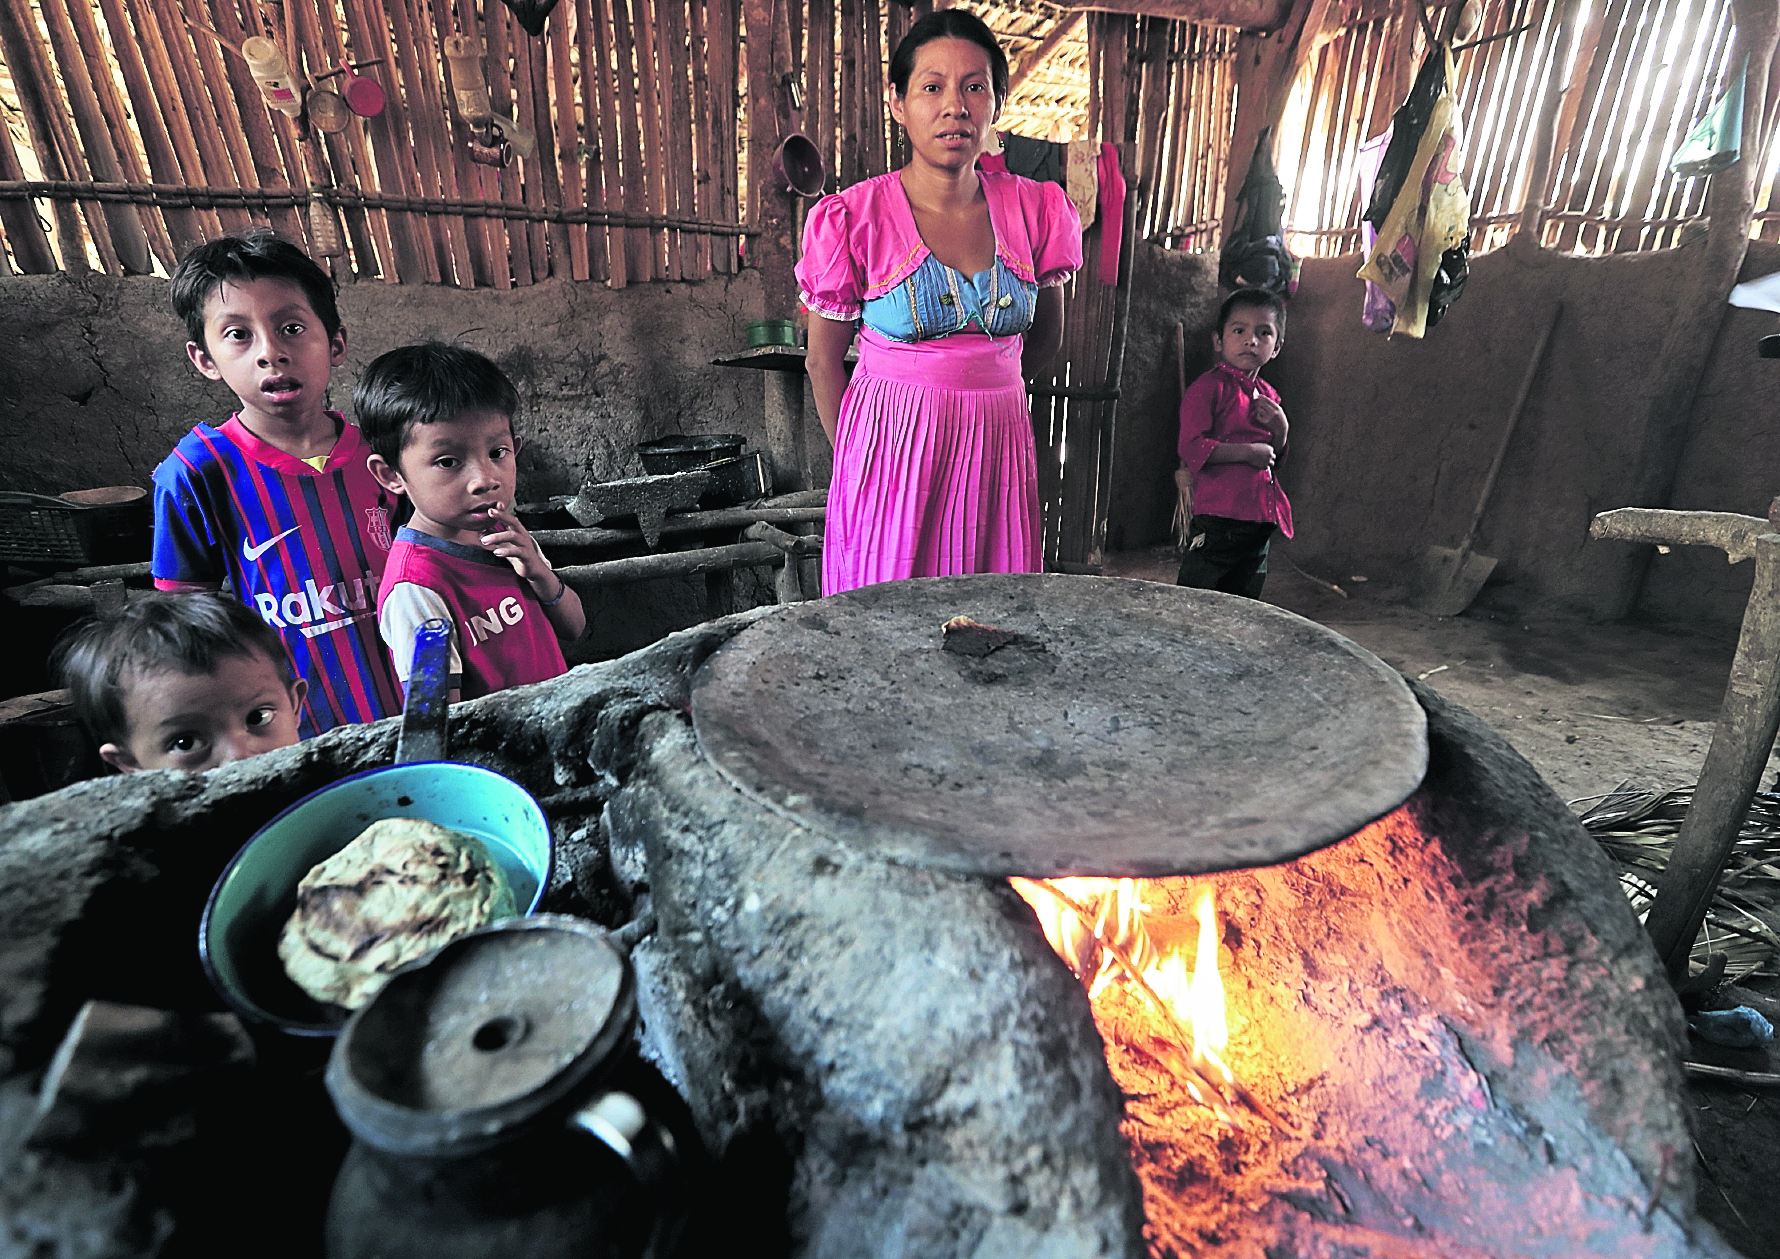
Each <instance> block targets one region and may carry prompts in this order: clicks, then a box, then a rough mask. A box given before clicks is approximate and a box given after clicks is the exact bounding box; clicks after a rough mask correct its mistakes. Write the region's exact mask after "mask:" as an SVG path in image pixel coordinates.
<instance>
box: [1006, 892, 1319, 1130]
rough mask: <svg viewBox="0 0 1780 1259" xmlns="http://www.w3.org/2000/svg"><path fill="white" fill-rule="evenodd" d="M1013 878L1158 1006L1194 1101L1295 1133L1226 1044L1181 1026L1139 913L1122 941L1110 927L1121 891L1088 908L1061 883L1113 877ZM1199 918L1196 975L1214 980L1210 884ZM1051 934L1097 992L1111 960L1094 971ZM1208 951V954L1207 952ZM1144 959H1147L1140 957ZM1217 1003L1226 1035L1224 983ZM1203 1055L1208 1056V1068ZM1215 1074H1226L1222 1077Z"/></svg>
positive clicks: (1227, 1118) (1166, 1045)
mask: <svg viewBox="0 0 1780 1259" xmlns="http://www.w3.org/2000/svg"><path fill="white" fill-rule="evenodd" d="M1009 882H1010V883H1012V884H1013V886H1014V890H1015V891H1017V892H1019V893H1020V894H1021V896H1023V897H1025V899H1026V901H1027V903H1029V904H1031V903H1032V901H1033V895H1034V893H1043V894H1044V895H1045V896H1047V897H1050V898H1051V899H1053V900H1054V901H1055V902H1056V903H1057V904H1058V905H1060V906H1062V907H1063V908H1064V909H1065V910H1067V911H1068V912H1069V914H1070V915H1071V916H1072V918H1073V919H1074V921H1076V922H1077V923H1079V924H1080V925H1081V926H1082V927H1083V928H1085V929H1086V931H1087V934H1088V938H1089V939H1091V940H1092V942H1093V946H1094V947H1095V948H1096V949H1097V950H1099V952H1100V955H1102V956H1103V957H1104V959H1110V964H1112V965H1116V966H1117V967H1118V968H1119V970H1121V971H1122V972H1123V976H1124V978H1126V979H1128V980H1129V981H1130V982H1131V984H1132V985H1133V986H1134V987H1136V989H1137V990H1138V991H1139V992H1141V993H1142V994H1143V995H1144V997H1145V999H1146V1000H1147V1001H1148V1002H1149V1003H1150V1006H1151V1007H1152V1008H1153V1009H1154V1010H1155V1012H1156V1014H1157V1016H1158V1017H1159V1018H1160V1019H1161V1020H1162V1023H1163V1026H1164V1027H1165V1028H1166V1029H1167V1031H1168V1032H1169V1033H1170V1035H1171V1037H1172V1039H1171V1040H1168V1041H1164V1042H1163V1045H1162V1052H1163V1054H1164V1056H1165V1057H1166V1058H1167V1059H1168V1060H1169V1065H1170V1066H1171V1067H1172V1069H1173V1070H1174V1072H1175V1074H1176V1075H1177V1076H1178V1077H1179V1078H1180V1080H1181V1082H1182V1083H1183V1084H1184V1085H1185V1086H1186V1089H1187V1092H1188V1094H1189V1095H1190V1096H1191V1097H1192V1098H1193V1100H1194V1101H1196V1102H1198V1103H1199V1104H1200V1105H1202V1106H1206V1107H1209V1108H1210V1109H1211V1111H1212V1112H1213V1113H1214V1114H1215V1115H1216V1116H1217V1117H1218V1119H1220V1120H1221V1121H1223V1122H1224V1123H1229V1124H1233V1123H1234V1122H1235V1115H1234V1114H1233V1113H1232V1111H1231V1109H1230V1108H1231V1107H1242V1108H1244V1109H1246V1110H1248V1111H1249V1112H1250V1113H1251V1114H1254V1115H1257V1116H1259V1117H1260V1118H1262V1119H1264V1120H1266V1121H1267V1123H1269V1124H1271V1125H1272V1126H1273V1127H1274V1128H1275V1129H1277V1130H1279V1131H1281V1132H1284V1133H1287V1134H1288V1135H1295V1134H1293V1133H1292V1130H1291V1128H1290V1127H1288V1126H1287V1124H1286V1123H1285V1122H1284V1121H1283V1120H1282V1119H1281V1118H1280V1117H1279V1116H1278V1115H1277V1114H1276V1113H1274V1111H1273V1110H1272V1108H1271V1107H1269V1106H1268V1105H1267V1104H1266V1103H1265V1102H1263V1101H1261V1099H1260V1098H1258V1097H1256V1096H1255V1095H1254V1094H1253V1093H1251V1092H1249V1091H1248V1089H1246V1088H1244V1087H1243V1086H1242V1084H1241V1083H1240V1082H1239V1081H1238V1080H1237V1079H1236V1076H1235V1074H1234V1073H1233V1072H1232V1071H1231V1070H1230V1068H1229V1067H1227V1066H1225V1065H1224V1063H1223V1061H1222V1060H1221V1059H1219V1058H1218V1057H1217V1053H1216V1050H1217V1049H1220V1048H1222V1045H1221V1044H1218V1045H1208V1044H1207V1043H1205V1042H1206V1037H1205V1034H1204V1032H1203V1030H1202V1029H1200V1028H1198V1027H1196V1028H1195V1030H1194V1031H1193V1032H1189V1031H1188V1030H1187V1028H1186V1027H1185V1026H1183V1025H1182V1023H1181V1020H1180V1017H1179V1016H1178V1015H1177V1014H1176V1013H1175V1009H1174V1004H1173V1003H1172V1002H1171V1001H1169V1000H1168V999H1167V998H1165V997H1164V996H1163V995H1162V994H1161V993H1160V992H1158V991H1157V990H1156V987H1155V985H1154V984H1152V983H1151V982H1150V980H1149V979H1148V978H1146V974H1147V973H1155V972H1157V971H1158V970H1160V969H1161V967H1159V966H1158V964H1157V962H1156V960H1155V959H1156V949H1155V946H1154V944H1153V943H1152V942H1151V940H1150V938H1149V934H1148V932H1146V931H1145V930H1144V929H1143V927H1142V924H1141V922H1140V921H1138V920H1137V919H1136V916H1135V913H1132V914H1130V915H1129V916H1128V922H1129V926H1128V927H1127V929H1126V939H1124V940H1121V939H1119V938H1118V937H1116V936H1115V935H1114V934H1113V933H1111V932H1109V931H1108V930H1107V919H1108V902H1109V901H1115V900H1116V899H1117V896H1116V893H1117V891H1118V889H1117V888H1113V889H1112V890H1111V891H1109V892H1108V893H1107V894H1105V895H1104V896H1103V897H1102V899H1101V904H1099V905H1098V906H1096V908H1095V909H1092V910H1091V909H1089V908H1088V906H1086V905H1084V904H1082V903H1081V902H1080V901H1077V900H1076V899H1075V898H1074V897H1072V896H1070V895H1069V893H1068V892H1066V891H1064V890H1063V889H1062V888H1061V887H1059V886H1058V884H1059V883H1062V882H1082V883H1090V884H1092V883H1110V882H1112V881H1110V880H1050V879H1017V878H1016V879H1010V880H1009ZM1117 882H1118V883H1122V884H1134V883H1135V880H1131V879H1121V880H1118V881H1117ZM1129 895H1130V897H1131V899H1132V901H1133V903H1135V904H1136V905H1137V906H1141V902H1137V901H1136V900H1135V890H1134V889H1133V890H1132V891H1131V892H1130V893H1129ZM1034 908H1036V906H1034ZM1199 916H1200V925H1201V932H1200V944H1201V949H1200V953H1201V956H1200V958H1199V960H1198V964H1197V965H1196V966H1195V968H1194V971H1193V974H1194V975H1195V976H1196V977H1198V976H1205V977H1207V978H1209V979H1211V980H1213V981H1214V982H1215V977H1216V973H1217V960H1216V936H1215V933H1214V932H1213V931H1212V930H1211V929H1210V928H1211V923H1212V919H1213V911H1212V902H1211V889H1210V888H1209V887H1207V888H1206V890H1205V895H1204V897H1203V898H1202V899H1201V901H1200V908H1199ZM1044 917H1045V916H1042V915H1041V921H1043V920H1044ZM1046 936H1047V938H1050V939H1051V943H1052V945H1053V947H1057V948H1058V952H1059V955H1060V956H1062V957H1063V960H1064V961H1065V962H1066V963H1068V964H1069V965H1070V968H1071V969H1072V970H1074V971H1075V973H1076V975H1077V977H1078V978H1081V979H1082V980H1083V982H1084V983H1087V984H1089V986H1090V992H1091V993H1092V992H1093V991H1094V990H1096V987H1097V983H1096V981H1097V980H1099V979H1104V978H1105V977H1106V973H1107V972H1106V971H1105V970H1103V969H1102V968H1103V967H1105V966H1107V965H1108V962H1107V961H1101V962H1100V963H1099V964H1097V965H1095V966H1094V968H1093V970H1092V971H1088V970H1087V967H1086V966H1085V965H1082V964H1078V961H1077V958H1083V957H1085V956H1087V955H1088V952H1087V950H1084V949H1082V948H1081V947H1080V946H1079V945H1072V946H1071V947H1072V951H1073V953H1074V954H1075V956H1074V957H1072V956H1071V953H1070V952H1065V951H1064V948H1063V947H1062V946H1060V943H1059V938H1058V937H1055V936H1053V935H1052V932H1051V930H1050V929H1049V926H1048V924H1047V930H1046ZM1062 938H1063V939H1069V937H1068V936H1063V937H1062ZM1208 943H1209V944H1210V948H1209V949H1207V948H1206V947H1205V946H1206V945H1207V944H1208ZM1208 953H1209V956H1207V954H1208ZM1178 956H1179V955H1176V957H1178ZM1140 957H1141V958H1143V959H1144V960H1142V961H1140ZM1169 960H1171V961H1172V960H1174V959H1173V958H1171V959H1169ZM1085 972H1086V973H1085ZM1198 982H1199V983H1204V982H1205V980H1204V979H1200V980H1199V981H1198ZM1214 1001H1215V1005H1216V1019H1217V1022H1218V1023H1219V1025H1220V1029H1219V1030H1220V1033H1221V1024H1222V1020H1223V993H1222V988H1221V985H1220V986H1219V987H1218V990H1217V992H1216V995H1215V998H1214ZM1219 1039H1220V1040H1221V1035H1220V1036H1219ZM1189 1045H1191V1046H1192V1050H1191V1052H1190V1053H1189V1050H1188V1048H1187V1047H1188V1046H1189ZM1199 1059H1203V1060H1204V1065H1203V1066H1202V1065H1201V1062H1200V1061H1199ZM1206 1067H1210V1068H1212V1071H1207V1070H1206V1069H1205V1068H1206ZM1216 1077H1222V1078H1221V1079H1219V1078H1216Z"/></svg>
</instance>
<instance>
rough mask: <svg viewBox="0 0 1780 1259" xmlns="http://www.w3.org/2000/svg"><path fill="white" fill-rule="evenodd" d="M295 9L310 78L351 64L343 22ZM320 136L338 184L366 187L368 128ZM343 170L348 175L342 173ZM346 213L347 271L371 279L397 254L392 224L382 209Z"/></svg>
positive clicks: (354, 209)
mask: <svg viewBox="0 0 1780 1259" xmlns="http://www.w3.org/2000/svg"><path fill="white" fill-rule="evenodd" d="M330 8H331V5H330ZM291 11H292V12H294V13H295V14H296V16H297V22H298V28H299V31H300V41H299V42H300V43H302V45H303V52H304V55H305V56H306V57H307V58H308V67H307V69H308V77H309V79H310V81H311V82H316V81H318V80H317V78H316V76H317V75H319V74H321V73H324V72H326V71H327V70H329V69H332V68H334V67H336V66H342V65H345V64H346V60H347V57H346V47H345V45H344V44H343V43H342V42H341V39H340V29H339V24H338V23H336V22H334V21H331V20H330V21H327V22H323V21H321V20H320V17H319V15H318V14H317V13H316V12H315V11H314V10H312V9H310V8H309V7H308V6H307V5H293V6H292V10H291ZM319 138H320V140H321V141H322V145H323V147H324V148H325V150H326V153H327V160H328V166H329V167H330V168H331V170H332V171H333V173H334V181H333V182H334V183H335V184H340V183H342V182H344V183H346V184H349V185H351V186H353V187H361V186H363V185H364V183H365V182H366V176H368V175H369V174H370V173H371V162H370V156H369V154H368V153H367V151H366V149H365V137H364V132H363V130H362V129H361V128H360V127H358V126H357V125H356V123H355V124H353V125H351V126H348V127H347V128H346V130H344V131H342V132H340V133H339V134H337V135H329V134H326V133H322V134H321V135H320V137H319ZM342 172H344V176H345V177H344V179H342V177H341V176H342ZM342 217H343V218H344V220H345V226H346V236H347V241H348V247H349V248H350V250H351V255H350V257H351V259H352V261H353V266H352V267H351V268H350V269H347V271H346V274H347V275H348V276H349V277H353V276H361V277H367V278H369V277H374V276H376V275H378V274H380V272H381V270H382V268H383V267H384V266H386V265H388V259H389V257H390V254H391V252H392V250H391V246H390V242H389V230H388V225H387V224H386V223H385V222H384V221H383V219H384V215H383V213H382V212H381V211H369V212H367V211H366V210H363V209H360V208H358V207H351V208H348V209H347V210H346V211H345V212H344V214H343V215H342Z"/></svg>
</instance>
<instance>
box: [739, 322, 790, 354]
mask: <svg viewBox="0 0 1780 1259" xmlns="http://www.w3.org/2000/svg"><path fill="white" fill-rule="evenodd" d="M796 344H797V324H796V323H794V322H793V321H792V320H789V319H756V320H754V322H752V323H750V324H749V325H748V348H749V349H750V350H755V349H759V348H760V347H761V346H763V345H796Z"/></svg>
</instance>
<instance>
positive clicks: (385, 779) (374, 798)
mask: <svg viewBox="0 0 1780 1259" xmlns="http://www.w3.org/2000/svg"><path fill="white" fill-rule="evenodd" d="M391 817H417V818H424V819H426V820H427V821H429V822H435V823H437V824H438V825H440V826H445V827H449V828H450V829H452V830H454V831H462V832H463V833H464V834H466V835H474V836H475V837H476V838H477V839H479V840H481V841H482V842H483V843H484V844H486V845H487V846H488V851H489V854H490V855H491V856H492V857H493V858H494V859H495V861H496V862H497V863H498V864H499V865H500V867H501V869H502V871H504V872H505V873H506V875H507V879H508V881H509V882H510V883H511V885H512V887H513V900H514V902H515V903H516V904H519V905H523V906H524V907H525V909H524V912H525V913H527V914H530V913H533V912H535V911H536V910H537V908H538V902H539V901H540V900H541V899H542V898H543V895H544V889H545V888H546V887H548V886H549V885H550V867H551V861H552V849H551V843H550V823H549V822H548V821H546V820H545V818H544V811H543V810H542V809H540V808H539V807H538V802H537V801H536V800H533V799H532V797H531V795H530V793H528V792H527V791H526V790H525V789H524V788H523V787H521V786H520V785H519V784H518V783H516V782H514V781H512V780H511V779H509V778H505V777H503V776H502V775H500V774H497V773H495V772H494V771H493V770H487V769H483V768H482V767H480V766H478V765H464V764H460V763H458V762H455V761H416V762H413V763H411V764H406V765H396V766H392V767H391V768H388V769H373V770H369V771H367V772H366V773H362V774H355V775H353V776H352V777H351V778H343V779H341V780H340V781H339V782H337V783H333V784H331V785H330V786H327V787H323V788H322V789H321V790H319V791H315V792H312V793H310V794H309V795H307V796H305V797H303V799H301V800H299V801H297V802H296V803H295V804H293V805H291V806H290V808H288V809H286V810H285V811H284V812H282V813H280V814H279V815H278V816H277V817H275V818H273V819H272V820H271V821H270V822H268V823H267V824H266V825H265V826H263V827H261V828H260V830H259V832H258V833H257V834H256V835H254V837H253V838H252V839H250V840H248V841H247V843H246V844H244V845H243V846H242V848H241V851H240V852H238V853H236V854H235V856H234V859H233V860H231V861H230V862H229V864H228V868H227V869H225V870H224V871H223V872H222V876H221V877H220V878H219V879H217V881H216V886H215V887H213V888H212V889H211V891H210V901H209V903H208V904H207V905H205V907H204V918H203V921H202V922H201V923H200V924H199V926H198V956H199V958H200V959H201V960H202V961H203V963H204V972H205V973H206V974H207V975H209V976H210V982H211V983H212V984H214V985H215V986H216V990H217V992H218V993H220V994H221V995H222V998H223V999H224V1000H225V1001H227V1002H228V1003H229V1005H230V1006H231V1007H233V1008H234V1010H235V1011H236V1012H237V1013H238V1014H240V1015H241V1016H242V1017H243V1018H247V1019H251V1020H253V1021H255V1022H258V1023H268V1024H271V1025H273V1026H274V1027H279V1028H282V1029H283V1030H284V1031H286V1032H290V1033H291V1034H293V1035H296V1036H333V1035H334V1034H336V1033H337V1032H338V1031H339V1030H340V1028H341V1026H342V1025H343V1024H344V1023H345V1022H346V1018H347V1014H348V1011H346V1010H343V1009H341V1008H340V1007H338V1006H331V1005H324V1004H322V1003H321V1002H318V1001H316V1000H315V999H314V998H312V997H310V996H309V995H308V994H307V993H305V992H304V991H303V990H302V989H301V988H299V987H297V985H296V984H294V983H292V982H291V980H290V978H289V976H287V975H286V974H285V973H284V965H283V963H281V962H280V961H279V960H278V936H279V933H280V932H281V931H283V929H284V924H285V922H286V921H287V920H289V918H290V916H291V914H292V912H293V911H294V910H295V909H296V905H297V884H298V883H299V882H301V881H302V878H303V876H304V875H305V874H307V873H309V871H310V869H311V868H312V867H314V866H315V865H317V864H318V863H320V862H322V861H325V860H326V859H327V858H329V857H331V856H333V855H334V854H335V853H337V852H339V851H340V850H341V849H342V848H344V847H346V845H347V844H348V843H350V842H352V840H353V839H355V838H356V837H357V836H358V834H359V832H361V831H363V830H364V829H365V827H367V826H369V825H370V824H371V823H373V822H376V821H378V820H380V819H382V818H391Z"/></svg>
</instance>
